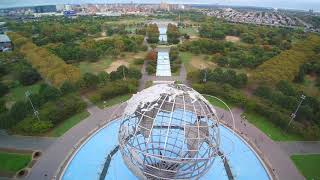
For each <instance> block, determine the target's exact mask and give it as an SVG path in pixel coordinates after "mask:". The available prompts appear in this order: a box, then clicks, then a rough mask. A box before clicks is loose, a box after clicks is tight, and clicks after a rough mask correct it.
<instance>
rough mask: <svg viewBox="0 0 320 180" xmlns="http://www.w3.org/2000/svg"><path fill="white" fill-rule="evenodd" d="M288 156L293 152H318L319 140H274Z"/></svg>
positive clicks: (319, 149) (319, 150) (319, 152)
mask: <svg viewBox="0 0 320 180" xmlns="http://www.w3.org/2000/svg"><path fill="white" fill-rule="evenodd" d="M276 144H278V145H279V146H280V147H281V148H282V149H283V150H284V151H285V152H286V153H287V154H288V155H289V156H291V155H293V154H320V142H319V141H314V142H312V141H310V142H308V141H292V142H276Z"/></svg>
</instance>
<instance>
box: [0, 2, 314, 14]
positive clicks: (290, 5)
mask: <svg viewBox="0 0 320 180" xmlns="http://www.w3.org/2000/svg"><path fill="white" fill-rule="evenodd" d="M131 1H132V2H134V3H160V2H161V0H0V8H6V7H18V6H30V5H44V4H69V3H70V4H79V3H129V2H131ZM163 1H165V2H170V3H181V4H183V3H184V4H191V3H192V4H219V5H239V6H259V7H273V8H287V9H304V10H309V9H314V10H316V11H320V0H163Z"/></svg>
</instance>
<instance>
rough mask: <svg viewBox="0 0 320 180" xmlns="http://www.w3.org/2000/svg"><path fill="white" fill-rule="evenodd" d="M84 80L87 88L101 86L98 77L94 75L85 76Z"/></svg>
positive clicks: (87, 74)
mask: <svg viewBox="0 0 320 180" xmlns="http://www.w3.org/2000/svg"><path fill="white" fill-rule="evenodd" d="M83 80H84V83H85V86H86V88H96V87H97V85H98V84H99V78H98V76H96V75H94V74H92V73H86V74H84V76H83Z"/></svg>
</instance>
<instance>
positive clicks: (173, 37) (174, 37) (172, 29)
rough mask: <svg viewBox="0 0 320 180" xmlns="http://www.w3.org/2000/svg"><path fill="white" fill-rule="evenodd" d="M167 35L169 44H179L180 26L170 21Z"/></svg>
mask: <svg viewBox="0 0 320 180" xmlns="http://www.w3.org/2000/svg"><path fill="white" fill-rule="evenodd" d="M167 37H168V43H169V44H178V43H179V42H180V32H179V28H178V27H177V26H176V25H174V24H171V23H169V24H168V28H167Z"/></svg>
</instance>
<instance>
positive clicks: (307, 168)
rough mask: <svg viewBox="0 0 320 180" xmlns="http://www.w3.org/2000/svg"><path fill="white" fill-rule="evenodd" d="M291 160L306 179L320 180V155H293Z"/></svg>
mask: <svg viewBox="0 0 320 180" xmlns="http://www.w3.org/2000/svg"><path fill="white" fill-rule="evenodd" d="M291 160H292V161H293V162H294V164H295V165H296V166H297V168H298V169H299V171H300V172H301V173H302V174H303V175H304V177H305V178H306V179H308V180H309V179H310V180H311V179H314V180H316V179H320V170H319V162H320V154H310V155H293V156H291Z"/></svg>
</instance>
